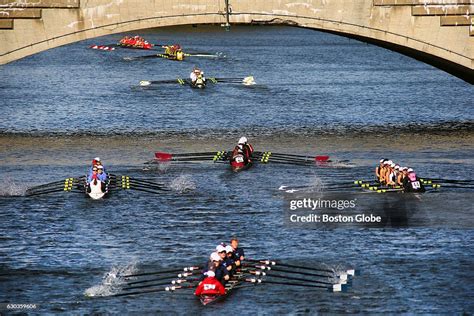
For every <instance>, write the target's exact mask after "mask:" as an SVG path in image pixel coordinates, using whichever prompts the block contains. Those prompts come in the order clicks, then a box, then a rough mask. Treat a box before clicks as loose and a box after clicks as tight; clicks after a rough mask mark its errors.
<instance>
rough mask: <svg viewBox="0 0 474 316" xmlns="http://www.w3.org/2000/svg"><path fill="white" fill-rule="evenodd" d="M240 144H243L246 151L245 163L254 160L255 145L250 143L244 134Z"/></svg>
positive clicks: (243, 149)
mask: <svg viewBox="0 0 474 316" xmlns="http://www.w3.org/2000/svg"><path fill="white" fill-rule="evenodd" d="M238 146H239V147H240V146H242V151H243V153H244V158H245V164H248V163H251V162H252V154H253V146H252V145H250V144H249V142H248V140H247V137H245V136H243V137H240V139H239V144H238Z"/></svg>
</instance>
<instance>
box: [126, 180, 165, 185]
mask: <svg viewBox="0 0 474 316" xmlns="http://www.w3.org/2000/svg"><path fill="white" fill-rule="evenodd" d="M129 179H131V180H132V181H133V182H134V183H143V184H149V185H155V186H164V184H163V183H159V182H153V181H150V180H145V179H137V178H129Z"/></svg>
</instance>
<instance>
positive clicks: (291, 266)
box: [245, 258, 355, 275]
mask: <svg viewBox="0 0 474 316" xmlns="http://www.w3.org/2000/svg"><path fill="white" fill-rule="evenodd" d="M245 260H247V261H252V262H258V263H262V264H265V265H271V266H276V265H277V266H282V267H288V268H296V269H303V270H310V271H320V272H328V273H333V274H335V273H336V271H335V270H333V269H327V268H315V267H308V266H299V265H294V264H288V263H282V262H277V261H275V260H268V259H248V258H247V259H245ZM345 273H346V274H348V275H354V274H355V270H354V269H349V270H347V271H345Z"/></svg>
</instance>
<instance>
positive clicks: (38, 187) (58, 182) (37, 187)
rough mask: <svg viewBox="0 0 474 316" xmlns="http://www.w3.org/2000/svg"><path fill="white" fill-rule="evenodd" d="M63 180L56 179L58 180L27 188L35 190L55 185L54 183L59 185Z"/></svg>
mask: <svg viewBox="0 0 474 316" xmlns="http://www.w3.org/2000/svg"><path fill="white" fill-rule="evenodd" d="M64 181H65V180H58V181H54V182H49V183H45V184H40V185H37V186H34V187H31V188H29V189H28V190H36V189H41V188H47V187H51V186H55V185H61V184H64Z"/></svg>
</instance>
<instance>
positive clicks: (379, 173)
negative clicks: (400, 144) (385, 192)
mask: <svg viewBox="0 0 474 316" xmlns="http://www.w3.org/2000/svg"><path fill="white" fill-rule="evenodd" d="M385 161H387V159H385V158H382V159H380V164H379V165H378V166H377V167H376V168H375V176H376V178H377V179H376V181H377V182H379V183H380V182H381V180H382V170H383V168H384V167H385V164H384V163H385Z"/></svg>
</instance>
